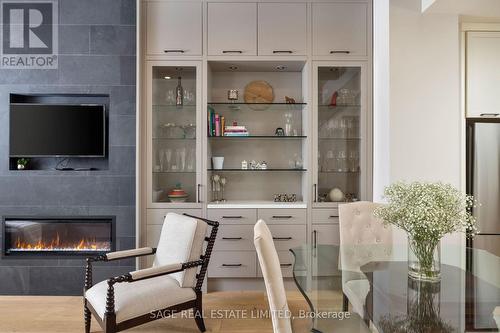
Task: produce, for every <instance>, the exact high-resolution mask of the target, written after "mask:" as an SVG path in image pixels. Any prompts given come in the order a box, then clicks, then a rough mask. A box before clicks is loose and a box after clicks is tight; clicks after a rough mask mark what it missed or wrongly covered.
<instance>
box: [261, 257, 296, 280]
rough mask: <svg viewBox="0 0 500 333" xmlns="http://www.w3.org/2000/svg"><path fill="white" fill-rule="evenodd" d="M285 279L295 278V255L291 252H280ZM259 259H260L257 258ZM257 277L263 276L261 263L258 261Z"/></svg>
mask: <svg viewBox="0 0 500 333" xmlns="http://www.w3.org/2000/svg"><path fill="white" fill-rule="evenodd" d="M278 258H279V260H280V265H281V273H282V274H283V277H293V260H294V259H293V255H292V253H291V252H290V251H278ZM257 259H258V258H257ZM257 276H262V270H261V269H260V264H259V261H258V260H257Z"/></svg>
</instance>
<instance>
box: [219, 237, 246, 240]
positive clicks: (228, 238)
mask: <svg viewBox="0 0 500 333" xmlns="http://www.w3.org/2000/svg"><path fill="white" fill-rule="evenodd" d="M222 239H224V240H242V239H243V238H242V237H222Z"/></svg>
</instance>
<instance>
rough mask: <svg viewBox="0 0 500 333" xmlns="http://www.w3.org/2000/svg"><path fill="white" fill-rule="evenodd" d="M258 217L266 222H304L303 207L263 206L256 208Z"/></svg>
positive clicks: (304, 212) (304, 211)
mask: <svg viewBox="0 0 500 333" xmlns="http://www.w3.org/2000/svg"><path fill="white" fill-rule="evenodd" d="M258 215H259V219H263V220H264V221H265V222H266V223H267V224H304V225H305V224H306V220H307V218H306V215H307V213H306V210H305V209H297V208H295V209H280V208H277V209H275V208H264V209H259V210H258Z"/></svg>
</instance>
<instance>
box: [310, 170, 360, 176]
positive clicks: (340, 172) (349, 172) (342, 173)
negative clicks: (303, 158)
mask: <svg viewBox="0 0 500 333" xmlns="http://www.w3.org/2000/svg"><path fill="white" fill-rule="evenodd" d="M319 173H324V174H329V173H333V174H335V173H337V174H341V175H346V174H347V175H348V174H353V175H357V174H359V171H319Z"/></svg>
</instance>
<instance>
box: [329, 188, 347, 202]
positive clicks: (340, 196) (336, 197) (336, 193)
mask: <svg viewBox="0 0 500 333" xmlns="http://www.w3.org/2000/svg"><path fill="white" fill-rule="evenodd" d="M329 196H330V200H331V201H342V200H344V192H342V191H341V190H340V189H339V188H336V187H335V188H332V189H331V190H330V194H329Z"/></svg>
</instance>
